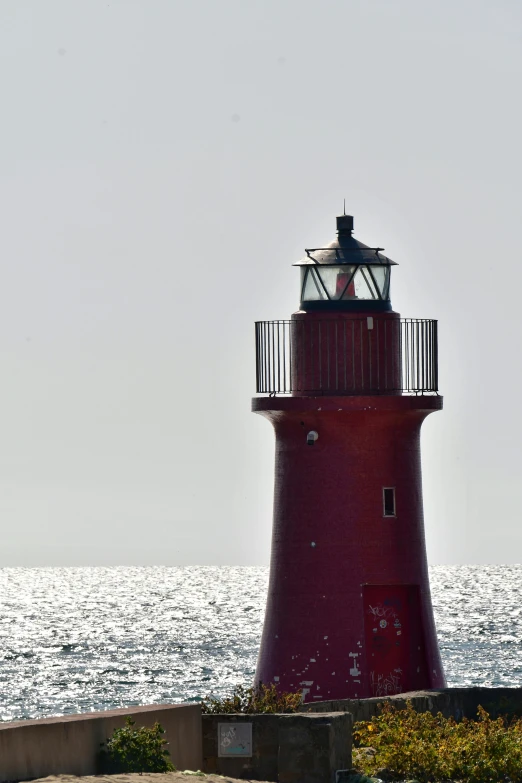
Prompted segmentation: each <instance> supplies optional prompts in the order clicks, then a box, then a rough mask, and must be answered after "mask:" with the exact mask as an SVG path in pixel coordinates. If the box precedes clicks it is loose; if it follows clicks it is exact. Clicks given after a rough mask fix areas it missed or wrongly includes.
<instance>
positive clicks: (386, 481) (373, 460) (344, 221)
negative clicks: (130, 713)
mask: <svg viewBox="0 0 522 783" xmlns="http://www.w3.org/2000/svg"><path fill="white" fill-rule="evenodd" d="M296 266H298V267H299V270H300V282H299V286H300V288H299V290H300V305H299V309H298V310H297V312H295V313H294V314H293V315H292V316H291V318H290V319H289V320H281V321H260V322H257V323H256V368H257V394H258V396H256V397H255V398H254V399H253V401H252V410H253V411H254V412H255V413H259V414H261V415H262V416H264V417H265V418H266V419H268V420H269V421H270V422H271V423H272V426H273V428H274V432H275V486H274V516H273V530H272V551H271V562H270V580H269V587H268V598H267V606H266V615H265V622H264V628H263V635H262V640H261V648H260V652H259V659H258V664H257V671H256V682H263V683H267V684H268V683H275V684H276V686H277V688H278V689H279V690H280V691H294V692H295V691H298V690H301V691H302V692H303V695H304V700H305V702H311V703H313V702H314V701H320V700H328V699H343V698H367V697H370V696H385V695H389V694H393V693H403V692H406V691H412V690H418V689H424V688H439V687H444V686H445V684H446V683H445V679H444V672H443V668H442V664H441V659H440V653H439V648H438V644H437V635H436V630H435V623H434V618H433V610H432V604H431V597H430V585H429V577H428V563H427V557H426V545H425V537H424V521H423V506H422V479H421V455H420V430H421V426H422V422H423V421H424V419H425V418H426V416H428V414H430V413H432V412H433V411H438V410H440V409H441V408H442V397H440V396H439V394H438V377H437V322H436V321H434V320H429V319H418V318H401V316H400V314H399V313H396V312H394V311H393V309H392V305H391V300H390V282H391V272H392V267H393V266H395V262H394V261H392V260H391V259H390V258H388V257H387V256H386V255H384V254H383V248H380V247H368V246H367V245H365V244H363V243H362V242H359V241H358V240H356V239H355V238H354V236H353V218H352V216H350V215H341V216H340V217H338V218H337V238H336V239H335V240H334V241H333V242H331V243H330V244H329V245H327V246H326V247H319V248H311V249H308V250H306V251H305V256H304V257H303V259H302V260H301V261H299V262H298V263H297V264H296Z"/></svg>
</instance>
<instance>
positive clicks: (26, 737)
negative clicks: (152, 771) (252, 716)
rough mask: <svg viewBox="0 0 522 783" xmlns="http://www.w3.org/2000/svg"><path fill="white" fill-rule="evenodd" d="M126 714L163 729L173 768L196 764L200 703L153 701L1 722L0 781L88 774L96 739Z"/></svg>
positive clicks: (198, 763)
mask: <svg viewBox="0 0 522 783" xmlns="http://www.w3.org/2000/svg"><path fill="white" fill-rule="evenodd" d="M127 715H130V716H131V717H132V718H133V719H134V720H135V721H136V726H152V725H153V724H154V723H155V722H156V721H158V722H159V723H161V725H162V726H163V728H164V729H165V732H166V733H165V739H166V740H167V742H168V743H169V744H168V750H169V751H170V755H171V759H172V762H173V763H174V764H175V766H176V767H177V768H178V769H181V770H183V769H200V768H201V765H202V758H201V709H200V707H199V705H196V704H157V705H156V704H153V705H150V706H147V707H127V708H125V709H121V710H108V711H107V712H91V713H86V714H83V715H65V716H63V717H59V718H44V719H41V720H26V721H17V722H15V723H0V781H5V780H28V779H30V778H43V777H46V776H47V775H59V774H69V775H93V774H95V773H96V772H97V771H98V770H97V755H98V752H99V750H100V744H101V743H102V742H105V740H106V739H107V738H108V737H110V736H111V735H112V732H113V730H114V729H115V728H118V727H120V726H123V725H124V723H125V717H126V716H127Z"/></svg>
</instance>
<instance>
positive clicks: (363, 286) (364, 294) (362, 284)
mask: <svg viewBox="0 0 522 783" xmlns="http://www.w3.org/2000/svg"><path fill="white" fill-rule="evenodd" d="M369 277H370V276H369V274H368V270H367V269H366V267H362V266H360V267H359V269H358V270H357V272H356V273H355V276H354V278H353V283H354V288H355V298H356V299H378V298H379V297H378V296H377V295H376V293H375V287H374V286H373V285H372V284H371V283H369V282H368V280H369ZM370 286H371V287H370Z"/></svg>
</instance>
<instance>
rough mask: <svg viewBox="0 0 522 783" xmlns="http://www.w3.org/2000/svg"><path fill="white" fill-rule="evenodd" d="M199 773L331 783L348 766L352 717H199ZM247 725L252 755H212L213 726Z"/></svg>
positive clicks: (215, 750) (215, 746)
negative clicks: (201, 739) (338, 771)
mask: <svg viewBox="0 0 522 783" xmlns="http://www.w3.org/2000/svg"><path fill="white" fill-rule="evenodd" d="M202 720H203V771H204V772H207V773H217V774H219V775H225V776H229V777H235V778H248V779H249V780H268V781H279V783H334V782H335V773H336V771H337V770H340V769H349V768H350V767H351V765H352V716H351V715H350V714H349V713H347V712H344V713H343V712H341V713H327V714H325V713H321V714H319V715H316V714H314V713H307V714H302V715H299V714H298V715H259V714H258V715H239V714H238V715H203V716H202ZM227 722H230V723H251V724H252V756H251V757H249V758H246V757H243V758H220V757H219V756H218V739H217V735H218V724H219V723H227Z"/></svg>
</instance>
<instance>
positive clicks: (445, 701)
mask: <svg viewBox="0 0 522 783" xmlns="http://www.w3.org/2000/svg"><path fill="white" fill-rule="evenodd" d="M407 701H411V703H412V705H413V707H414V709H416V710H417V711H418V712H431V713H433V714H436V713H437V712H441V713H442V714H443V715H444V716H445V717H447V718H449V717H451V716H452V717H454V718H456V719H457V720H461V719H462V718H476V716H477V708H478V707H479V705H480V706H482V707H484V709H485V710H487V712H489V714H490V715H492V716H493V717H497V716H498V715H522V688H441V689H440V690H427V691H411V692H410V693H398V694H396V695H394V696H380V697H376V698H372V699H339V700H333V701H322V702H316V703H315V704H314V705H313V711H314V712H342V711H343V710H346V711H347V712H350V713H351V714H352V715H353V719H354V722H357V721H360V720H370V719H371V718H372V717H373V716H374V715H376V714H377V713H378V712H379V705H380V704H382V703H383V702H390V703H391V704H394V705H396V706H397V708H398V709H403V708H404V707H405V706H406V702H407ZM308 709H310V705H307V704H303V705H301V707H300V712H306V711H307V710H308Z"/></svg>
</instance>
